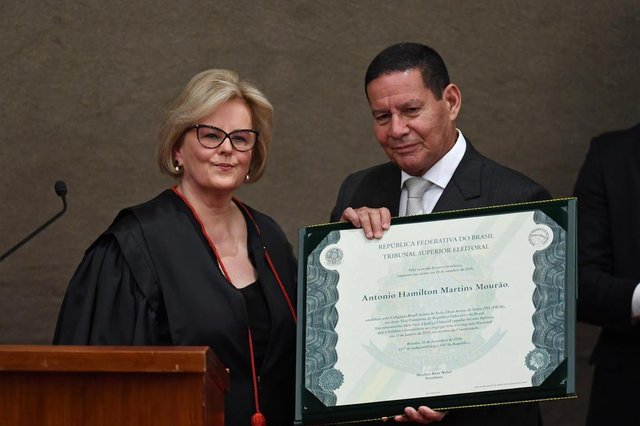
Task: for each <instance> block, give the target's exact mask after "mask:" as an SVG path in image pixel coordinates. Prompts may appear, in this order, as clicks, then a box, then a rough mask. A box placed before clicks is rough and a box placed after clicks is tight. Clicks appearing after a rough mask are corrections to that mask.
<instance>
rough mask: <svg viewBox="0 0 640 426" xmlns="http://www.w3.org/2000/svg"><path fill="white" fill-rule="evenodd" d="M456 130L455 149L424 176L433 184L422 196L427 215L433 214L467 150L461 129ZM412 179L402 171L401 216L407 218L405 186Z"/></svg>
mask: <svg viewBox="0 0 640 426" xmlns="http://www.w3.org/2000/svg"><path fill="white" fill-rule="evenodd" d="M456 130H457V132H458V139H456V143H455V144H453V147H452V148H451V149H450V150H449V152H447V153H446V154H445V156H444V157H442V158H441V159H440V161H438V162H437V163H436V164H434V165H433V166H432V167H431V168H430V169H429V170H427V172H426V173H425V174H424V175H422V177H423V178H424V179H426V180H428V181H429V182H431V185H430V186H429V188H428V189H427V191H426V192H425V193H424V195H423V196H422V206H423V210H424V212H425V213H431V212H432V211H433V208H434V207H435V205H436V203H437V202H438V200H439V199H440V196H441V195H442V192H443V191H444V188H445V187H446V186H447V184H448V183H449V181H450V180H451V178H452V177H453V173H454V172H455V171H456V169H457V168H458V164H460V161H461V160H462V157H463V156H464V153H465V151H466V150H467V141H466V139H465V138H464V136H463V135H462V132H461V131H460V130H459V129H456ZM410 177H412V176H411V175H409V174H408V173H405V172H404V171H402V178H401V180H400V187H401V188H402V193H401V194H400V210H399V214H400V216H405V215H406V213H407V189H406V188H405V186H404V182H405V181H406V180H407V179H409V178H410Z"/></svg>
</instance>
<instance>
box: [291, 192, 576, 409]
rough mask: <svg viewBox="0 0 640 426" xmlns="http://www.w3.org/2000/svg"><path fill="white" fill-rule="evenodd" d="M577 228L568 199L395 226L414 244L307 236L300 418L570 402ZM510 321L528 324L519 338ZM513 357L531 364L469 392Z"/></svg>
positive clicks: (309, 232) (350, 233)
mask: <svg viewBox="0 0 640 426" xmlns="http://www.w3.org/2000/svg"><path fill="white" fill-rule="evenodd" d="M574 222H575V200H574V199H565V200H551V201H546V202H540V203H525V204H521V205H511V206H500V207H494V208H482V209H475V210H469V211H457V212H445V213H439V214H431V215H424V216H417V217H416V216H412V217H410V218H395V219H394V220H393V221H392V225H394V226H392V228H391V229H392V230H394V231H400V230H401V228H402V226H404V225H409V226H408V227H404V228H406V232H407V233H405V234H402V233H398V234H394V233H393V232H391V233H389V231H388V235H393V236H397V238H396V239H393V237H390V239H386V240H385V238H383V239H382V240H380V241H362V242H358V240H357V239H358V238H361V239H364V237H362V235H361V231H360V230H353V229H351V228H352V227H350V226H349V225H346V224H327V225H321V226H314V227H309V228H306V229H301V232H300V235H301V247H300V248H301V254H300V259H301V261H302V262H301V263H302V264H301V267H300V274H301V277H300V283H299V285H300V286H301V288H300V292H299V307H298V309H299V311H300V312H299V318H301V319H302V321H301V324H299V328H298V338H299V340H302V339H304V347H303V348H301V347H300V343H299V348H298V367H297V370H298V373H297V375H298V378H297V387H298V390H297V396H296V398H297V401H296V419H297V420H298V418H299V417H303V414H304V413H305V412H306V413H307V418H312V419H313V420H314V421H319V419H322V418H324V417H327V416H325V415H328V417H327V418H328V419H330V420H332V421H336V420H340V419H343V420H344V419H349V420H354V419H363V418H365V417H363V416H367V417H368V418H371V417H370V416H378V414H377V413H383V412H384V413H390V412H391V413H393V412H398V411H390V410H400V411H401V408H402V407H404V406H406V405H411V404H409V402H411V401H412V400H415V401H420V402H421V403H426V404H427V405H430V406H432V407H434V408H441V407H462V406H471V405H477V404H500V403H505V402H514V401H524V400H536V399H541V398H557V397H570V396H571V395H573V394H574V392H575V383H574V373H573V368H574V360H573V358H574V349H573V347H574V344H575V343H574V339H575V336H574V331H573V327H574V325H575V319H571V316H572V315H575V223H574ZM399 225H402V226H399ZM440 229H449V230H452V229H455V230H460V233H458V234H455V236H454V233H453V232H452V231H448V232H449V234H447V233H446V232H445V234H443V235H437V232H436V231H435V230H440ZM385 235H387V234H385ZM514 241H516V243H514ZM372 246H375V247H372ZM520 252H522V253H523V254H524V255H521V254H520ZM514 253H515V257H513V256H514ZM526 253H531V254H530V255H526ZM380 256H381V259H382V260H381V261H380V262H379V261H378V260H377V259H378V257H380ZM509 256H512V257H509ZM527 256H528V258H529V259H530V260H529V261H525V262H522V263H519V262H517V261H514V260H513V259H521V258H522V259H525V260H526V258H527ZM360 257H362V258H363V259H364V260H362V261H360V260H359V258H360ZM505 261H506V263H507V266H506V267H505ZM511 263H513V268H511V269H513V271H512V270H510V265H511ZM528 263H530V264H531V265H530V268H531V270H530V271H529V270H525V269H526V268H528V267H529V266H528ZM380 264H384V268H388V271H387V270H386V269H384V270H383V272H378V270H379V269H380V267H381V266H380ZM354 265H355V266H354ZM523 265H524V266H523ZM369 270H370V271H369ZM520 270H522V272H521V271H520ZM341 274H342V275H341ZM523 276H524V277H527V276H529V277H530V278H528V279H521V277H523ZM363 277H364V278H363ZM372 277H373V278H372ZM341 280H343V281H344V282H341ZM359 280H363V281H367V280H368V281H371V280H374V281H377V282H376V283H371V282H368V283H367V285H359V284H358V281H359ZM520 281H522V282H523V283H521V282H520ZM526 281H530V289H529V290H526V288H527V287H526V285H527V284H526ZM340 286H342V287H340ZM351 287H353V288H351ZM362 289H365V290H362ZM367 289H371V291H369V290H367ZM358 291H362V296H361V294H360V293H358ZM527 292H528V293H527ZM521 294H525V295H526V294H529V297H528V302H527V301H526V300H525V301H524V302H523V301H522V300H520V299H521V297H520V295H521ZM504 295H509V296H508V297H506V298H505V297H504ZM341 296H342V298H341ZM400 299H402V300H400ZM505 300H506V302H505ZM360 305H361V306H365V308H364V309H365V310H364V311H363V312H359V311H360V310H361V309H363V308H362V307H361V306H360ZM405 305H406V306H405ZM505 305H506V306H505ZM370 306H375V307H374V308H370V310H369V311H366V309H369V308H366V307H370ZM529 306H530V307H529ZM440 307H443V308H442V309H441V308H440ZM456 308H457V309H456ZM510 310H511V311H514V312H516V315H515V317H514V319H516V320H518V321H521V322H524V323H528V324H525V326H523V327H522V328H520V327H516V328H515V331H514V330H511V329H510V327H509V325H508V323H509V322H510V320H511V317H510V316H507V317H506V319H505V315H514V314H512V313H510ZM528 310H530V312H529V311H528ZM354 318H355V320H354ZM523 318H525V319H526V318H528V320H525V321H522V319H523ZM505 324H507V325H506V326H505ZM349 326H353V327H355V328H357V330H355V331H354V330H349ZM353 327H351V328H353ZM371 330H375V331H374V332H372V331H371ZM521 331H524V332H525V333H526V335H527V336H529V337H528V338H526V336H524V337H525V339H524V341H523V339H522V338H521V337H522V336H520V338H517V336H519V335H522V334H523V333H521ZM368 333H371V334H368ZM361 336H366V338H367V339H368V340H366V339H365V341H363V342H360V340H359V338H360V337H361ZM514 336H516V337H514ZM301 338H302V339H301ZM509 339H515V340H513V341H512V340H509ZM527 341H528V343H527ZM349 345H352V346H349ZM354 345H355V346H354ZM505 347H506V348H510V347H515V348H516V350H514V351H513V352H514V354H516V355H517V354H519V353H521V355H520V356H517V359H515V358H514V357H512V358H514V359H509V362H504V366H500V367H499V369H500V370H502V369H504V370H507V373H506V374H505V375H504V377H502V376H500V374H498V375H497V376H499V377H497V378H495V379H493V378H489V379H487V378H486V377H478V378H477V380H476V377H473V378H472V380H471V382H472V383H471V384H469V383H467V382H469V381H470V380H468V377H469V376H468V375H464V374H463V373H462V372H464V371H466V370H465V368H466V369H468V368H471V367H472V366H480V368H481V369H482V370H486V371H492V370H491V368H493V367H489V368H483V366H485V367H486V366H487V360H490V359H491V358H492V357H497V358H501V357H504V352H505V349H504V348H505ZM525 348H526V350H523V349H525ZM507 358H509V356H507ZM478 360H480V361H478ZM475 363H477V364H475ZM503 367H504V368H503ZM511 370H513V371H511ZM457 372H460V373H459V375H461V376H462V375H464V377H465V379H464V380H462V379H461V378H456V374H457ZM500 373H503V372H502V371H500ZM418 379H419V380H420V381H417V380H418ZM424 383H426V385H425V384H424ZM300 388H303V389H300ZM305 395H306V396H305ZM314 401H316V402H314ZM305 402H306V404H305ZM405 404H406V405H405ZM413 405H415V404H413ZM322 407H325V408H322ZM351 408H354V410H351ZM359 409H360V410H359ZM351 411H353V412H354V413H356V414H354V413H351ZM359 411H361V413H362V414H359V413H358V412H359ZM364 413H366V414H364Z"/></svg>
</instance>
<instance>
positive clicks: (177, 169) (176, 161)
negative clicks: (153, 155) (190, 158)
mask: <svg viewBox="0 0 640 426" xmlns="http://www.w3.org/2000/svg"><path fill="white" fill-rule="evenodd" d="M173 167H174V168H175V169H176V173H180V170H181V169H182V167H181V166H180V163H179V162H178V160H173Z"/></svg>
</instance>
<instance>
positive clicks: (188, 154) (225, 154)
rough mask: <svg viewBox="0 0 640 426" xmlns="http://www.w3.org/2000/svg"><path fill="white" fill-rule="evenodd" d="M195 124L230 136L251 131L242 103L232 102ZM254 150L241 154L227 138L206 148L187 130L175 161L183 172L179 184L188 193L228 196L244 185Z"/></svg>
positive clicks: (191, 131) (192, 130)
mask: <svg viewBox="0 0 640 426" xmlns="http://www.w3.org/2000/svg"><path fill="white" fill-rule="evenodd" d="M196 124H207V125H210V126H215V127H217V128H219V129H222V130H224V131H225V132H227V133H231V132H232V131H234V130H238V129H251V128H253V126H252V124H253V123H252V119H251V110H250V109H249V107H248V106H247V104H246V102H245V101H244V100H242V99H231V100H229V101H227V102H225V103H223V104H222V105H220V106H219V107H218V108H216V109H215V111H213V112H212V113H211V114H209V115H207V116H205V117H203V118H202V119H200V120H199V122H198V123H196ZM252 152H253V149H250V150H248V151H245V152H240V151H238V150H236V149H235V148H233V146H232V145H231V141H230V140H229V138H226V139H225V140H224V141H223V143H222V145H220V146H219V147H217V148H206V147H204V146H202V145H201V144H200V142H198V136H197V131H196V129H191V130H188V131H187V132H186V133H185V134H184V136H183V140H182V143H181V145H180V147H179V148H178V149H177V150H176V151H175V153H174V158H175V159H176V160H177V161H178V162H179V163H180V165H181V166H182V167H183V168H184V169H183V175H182V180H181V182H180V184H181V185H182V186H183V187H186V188H188V189H189V190H191V191H195V192H198V193H202V194H206V193H208V192H210V191H214V192H218V193H220V194H224V195H227V194H230V193H231V192H233V191H234V190H235V189H237V188H238V187H239V186H240V185H242V182H244V180H245V177H246V176H247V173H248V172H249V166H250V165H251V156H252Z"/></svg>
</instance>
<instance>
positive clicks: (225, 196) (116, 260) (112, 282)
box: [54, 70, 296, 426]
mask: <svg viewBox="0 0 640 426" xmlns="http://www.w3.org/2000/svg"><path fill="white" fill-rule="evenodd" d="M272 111H273V109H272V106H271V104H270V103H269V101H268V100H267V99H266V98H265V97H264V95H263V94H262V93H261V92H260V91H259V90H258V89H257V88H256V87H255V86H254V85H252V84H250V83H248V82H246V81H242V80H240V79H239V77H238V75H237V74H236V73H234V72H231V71H227V70H208V71H204V72H202V73H200V74H198V75H196V76H195V77H193V79H191V81H190V82H189V83H188V84H187V86H186V87H185V89H184V90H183V92H182V94H181V95H180V96H179V97H178V99H177V101H176V104H175V106H174V108H173V109H171V111H170V112H169V113H168V115H167V118H166V120H165V122H164V124H163V127H162V131H161V136H160V146H159V150H158V164H159V166H160V168H161V170H162V171H163V172H166V173H168V174H170V175H172V176H174V177H176V178H177V180H178V182H177V185H175V186H174V187H173V188H171V189H167V190H165V191H164V192H162V193H161V194H160V195H158V196H157V197H155V198H154V199H152V200H150V201H148V202H146V203H143V204H140V205H138V206H135V207H131V208H127V209H124V210H122V211H121V212H120V213H119V214H118V215H117V217H116V219H115V220H114V222H113V224H112V225H111V226H110V227H109V228H108V229H107V230H106V231H105V232H104V233H103V234H102V235H101V236H100V237H99V238H98V239H97V240H96V241H95V242H94V243H93V244H92V245H91V246H90V247H89V249H88V250H87V251H86V253H85V256H84V258H83V260H82V262H81V263H80V265H79V267H78V268H77V270H76V272H75V274H74V276H73V277H72V279H71V281H70V283H69V287H68V290H67V292H66V295H65V298H64V301H63V304H62V307H61V310H60V314H59V317H58V322H57V326H56V330H55V335H54V343H55V344H73V345H189V346H191V345H193V346H210V347H211V348H212V350H213V351H214V352H215V353H216V355H217V356H218V357H219V358H220V360H221V361H222V363H223V364H224V365H225V366H226V367H228V368H229V371H230V390H229V393H228V394H227V396H226V400H225V424H227V425H229V426H242V425H250V424H251V425H262V424H264V419H265V418H266V419H267V420H268V422H269V424H272V425H286V424H292V423H293V414H294V407H293V405H294V370H295V321H296V313H295V310H294V307H293V303H294V301H295V299H296V261H295V258H294V256H293V252H292V248H291V245H290V244H289V242H288V241H287V239H286V237H285V235H284V233H283V232H282V230H281V229H280V227H279V226H278V224H277V223H276V222H275V221H274V220H273V219H271V218H270V217H268V216H266V215H264V214H262V213H260V212H258V211H256V210H254V209H252V208H251V207H249V206H247V205H245V204H243V203H242V202H241V201H239V200H238V199H236V198H235V197H234V196H233V193H234V191H235V190H236V189H238V188H239V187H240V186H241V185H242V184H244V183H252V182H255V181H257V180H259V179H260V177H261V176H262V174H263V173H264V169H265V161H266V156H267V152H268V149H269V145H270V143H271V124H272Z"/></svg>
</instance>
